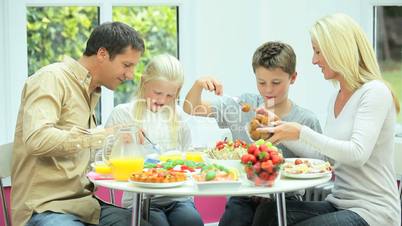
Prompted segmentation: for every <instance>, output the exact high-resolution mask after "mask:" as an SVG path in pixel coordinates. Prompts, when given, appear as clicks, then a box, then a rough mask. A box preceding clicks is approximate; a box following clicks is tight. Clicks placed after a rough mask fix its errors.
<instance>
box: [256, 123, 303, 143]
mask: <svg viewBox="0 0 402 226" xmlns="http://www.w3.org/2000/svg"><path fill="white" fill-rule="evenodd" d="M257 130H258V131H260V132H265V133H273V135H272V136H271V137H270V138H269V139H268V141H270V142H271V143H273V144H279V143H280V142H281V141H283V140H297V139H299V137H300V130H301V125H300V124H299V123H296V122H284V121H276V122H275V123H274V126H273V127H264V128H259V129H257Z"/></svg>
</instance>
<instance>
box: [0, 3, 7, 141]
mask: <svg viewBox="0 0 402 226" xmlns="http://www.w3.org/2000/svg"><path fill="white" fill-rule="evenodd" d="M4 9H5V2H4V1H0V49H3V50H4V43H5V40H4V33H5V12H4ZM3 68H4V54H0V81H1V82H0V128H1V127H3V126H5V124H6V118H5V117H1V116H4V115H5V112H6V109H5V106H6V104H5V101H6V97H5V95H4V93H3V92H1V90H4V89H5V88H6V87H5V82H3V78H4V77H5V76H6V75H5V74H4V73H3ZM5 136H6V131H5V130H4V129H0V137H5ZM0 139H1V138H0ZM4 142H5V141H4ZM4 142H3V141H2V140H0V144H1V143H4Z"/></svg>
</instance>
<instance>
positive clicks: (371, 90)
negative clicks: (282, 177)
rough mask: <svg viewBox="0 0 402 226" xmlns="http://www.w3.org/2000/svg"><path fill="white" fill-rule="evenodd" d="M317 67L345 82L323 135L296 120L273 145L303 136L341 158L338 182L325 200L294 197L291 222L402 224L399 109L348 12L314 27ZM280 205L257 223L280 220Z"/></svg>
mask: <svg viewBox="0 0 402 226" xmlns="http://www.w3.org/2000/svg"><path fill="white" fill-rule="evenodd" d="M311 40H312V46H313V50H314V55H313V64H316V65H318V66H319V67H320V68H321V69H322V73H323V74H324V78H325V79H327V80H332V81H334V82H336V83H337V84H339V90H338V92H337V93H336V94H335V95H334V96H333V98H332V99H331V100H330V102H329V108H328V110H329V112H328V116H327V122H326V125H325V128H324V133H323V134H319V133H317V132H315V131H313V130H311V129H310V128H308V127H306V126H302V125H300V124H298V123H295V122H279V123H278V124H279V125H278V126H276V127H275V128H264V129H263V130H264V131H268V132H272V133H274V135H273V136H272V137H271V138H270V141H271V142H273V143H278V142H282V141H286V140H297V141H298V143H299V145H300V144H302V145H306V146H310V147H311V148H313V149H315V150H316V151H318V152H320V153H322V154H324V155H326V156H328V157H329V158H331V159H333V160H334V161H335V164H334V169H335V176H336V177H335V181H334V183H335V186H334V188H333V190H332V194H331V195H329V196H328V198H327V199H326V200H325V201H321V202H300V201H289V202H287V203H286V205H287V220H288V223H289V224H290V225H324V224H325V225H375V226H376V225H394V226H400V225H401V216H400V214H401V209H400V200H399V196H398V191H397V185H396V178H395V172H394V166H393V156H394V126H395V122H396V115H397V112H399V104H398V103H399V102H398V100H397V99H396V97H395V94H393V93H392V91H391V90H390V89H389V87H388V86H387V85H386V84H385V82H384V80H383V78H382V77H381V73H380V69H379V66H378V63H377V60H376V57H375V54H374V51H373V48H372V47H371V45H370V43H369V42H368V40H367V38H366V36H365V35H364V32H363V31H362V29H361V27H360V26H359V25H358V24H357V23H356V22H355V21H354V20H353V19H352V18H351V17H349V16H347V15H344V14H334V15H330V16H327V17H324V18H322V19H320V20H318V21H317V22H316V23H315V25H314V26H313V28H312V30H311ZM275 219H276V216H275V205H274V204H272V203H267V204H265V205H264V206H260V208H259V209H258V210H257V213H256V216H255V219H254V222H253V225H267V222H269V223H270V224H271V225H272V224H274V223H275V221H276V220H275Z"/></svg>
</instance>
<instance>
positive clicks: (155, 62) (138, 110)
mask: <svg viewBox="0 0 402 226" xmlns="http://www.w3.org/2000/svg"><path fill="white" fill-rule="evenodd" d="M154 80H162V81H171V82H175V83H177V84H178V86H179V88H178V90H177V93H176V96H175V98H174V101H172V103H171V104H170V105H169V106H168V107H170V109H171V110H172V111H169V112H170V113H172V114H171V115H169V117H168V118H169V120H170V122H171V126H170V132H171V138H172V140H171V142H172V144H173V145H174V146H176V145H178V144H179V142H180V141H179V136H178V129H179V119H178V117H177V115H176V102H177V99H178V97H179V93H180V89H181V87H182V86H183V82H184V70H183V67H182V65H181V63H180V62H179V60H178V59H177V58H176V57H174V56H171V55H169V54H161V55H157V56H155V57H153V58H152V59H151V61H150V62H149V63H148V64H147V65H146V66H145V69H144V72H143V74H142V76H141V81H140V84H139V87H138V90H137V93H136V95H135V97H136V98H135V99H136V102H135V103H134V109H133V116H134V121H135V124H136V125H137V126H139V127H142V125H141V124H142V120H143V117H144V113H145V110H146V108H147V101H146V100H145V98H144V94H145V88H144V87H145V84H146V83H148V82H150V81H154Z"/></svg>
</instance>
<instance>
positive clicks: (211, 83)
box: [196, 77, 223, 96]
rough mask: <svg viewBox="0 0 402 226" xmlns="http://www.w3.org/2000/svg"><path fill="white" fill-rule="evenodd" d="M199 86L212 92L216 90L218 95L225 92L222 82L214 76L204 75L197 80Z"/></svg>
mask: <svg viewBox="0 0 402 226" xmlns="http://www.w3.org/2000/svg"><path fill="white" fill-rule="evenodd" d="M196 83H197V86H198V87H201V88H202V89H205V90H208V91H210V92H212V91H213V92H215V94H216V95H218V96H221V95H222V94H223V86H222V84H221V83H220V82H219V81H218V80H216V79H215V78H213V77H202V78H200V79H198V80H197V81H196Z"/></svg>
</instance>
